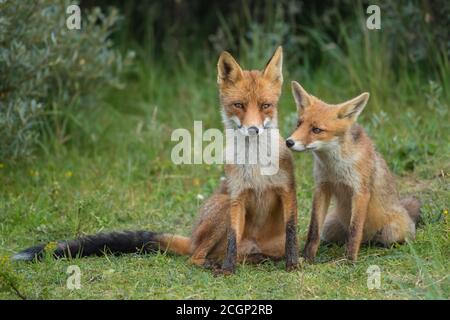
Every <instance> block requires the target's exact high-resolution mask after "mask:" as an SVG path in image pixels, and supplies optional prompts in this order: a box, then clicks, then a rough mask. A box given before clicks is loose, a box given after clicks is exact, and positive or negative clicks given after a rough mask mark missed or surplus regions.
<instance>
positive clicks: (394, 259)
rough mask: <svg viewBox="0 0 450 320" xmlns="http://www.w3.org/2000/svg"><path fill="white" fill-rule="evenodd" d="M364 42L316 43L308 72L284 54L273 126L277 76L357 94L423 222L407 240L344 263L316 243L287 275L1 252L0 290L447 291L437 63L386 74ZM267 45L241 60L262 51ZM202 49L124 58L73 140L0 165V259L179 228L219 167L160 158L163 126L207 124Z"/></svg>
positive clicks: (131, 258) (174, 261)
mask: <svg viewBox="0 0 450 320" xmlns="http://www.w3.org/2000/svg"><path fill="white" fill-rule="evenodd" d="M366 36H367V35H366ZM365 41H367V40H365ZM370 43H372V44H375V45H374V47H373V48H372V49H371V50H375V52H371V53H370V56H369V57H368V58H364V57H366V56H367V52H366V53H365V52H364V50H365V49H364V48H366V47H367V46H365V45H364V40H363V41H362V42H357V43H350V42H349V43H348V44H347V45H348V47H347V50H348V51H350V52H352V54H351V55H348V54H346V53H345V52H344V51H342V52H330V53H328V56H327V57H328V59H329V60H328V61H327V60H325V61H324V63H323V66H322V67H320V68H315V69H314V70H311V67H310V66H309V65H308V64H305V65H304V66H295V65H292V63H289V61H288V60H287V62H286V65H287V66H289V67H286V70H285V85H284V92H283V96H282V99H281V102H280V112H279V114H280V115H279V117H280V127H281V130H282V132H283V134H284V135H286V134H287V133H289V131H290V130H291V129H292V127H293V123H294V121H295V113H294V110H295V106H294V102H293V99H292V97H291V94H290V83H289V82H290V80H294V79H295V80H298V81H300V83H302V84H303V85H304V86H305V88H306V89H307V90H308V91H310V92H311V93H312V94H314V95H317V96H319V97H321V98H323V99H324V100H325V101H329V102H341V101H343V100H346V99H349V98H351V97H353V96H356V95H357V94H359V93H360V92H361V91H363V90H364V91H370V92H371V93H372V97H371V100H370V102H369V104H368V107H367V108H366V110H365V111H364V113H363V115H362V116H361V123H362V124H363V125H364V126H365V127H366V129H367V131H368V132H369V134H370V135H371V136H372V137H373V139H374V141H375V143H376V145H377V147H378V150H379V151H380V152H381V153H382V154H383V155H384V156H385V158H386V160H387V161H388V163H389V165H390V167H391V168H392V169H393V170H394V172H395V173H396V174H397V175H398V176H399V180H398V181H399V188H400V191H401V193H402V194H415V195H417V196H419V197H420V199H421V200H422V202H423V212H422V215H423V222H422V223H421V224H420V225H419V228H418V231H417V239H416V240H415V241H414V242H413V243H412V244H407V245H402V246H395V247H392V248H387V249H386V248H379V247H367V246H366V247H363V248H362V249H361V252H360V254H359V261H358V262H357V263H356V264H354V265H350V264H348V263H345V262H343V260H342V257H343V248H342V247H339V246H329V247H321V248H320V249H319V253H318V259H317V262H316V263H315V264H314V265H308V264H302V266H301V268H300V269H299V270H298V271H295V272H291V273H287V272H285V271H284V264H283V263H281V262H280V263H266V264H263V265H259V266H252V265H241V266H239V267H238V269H237V273H236V275H234V276H231V277H225V278H224V277H214V276H213V275H212V274H211V272H209V271H207V270H203V269H201V268H198V267H194V266H191V265H189V264H188V263H187V258H186V257H178V256H173V255H170V254H166V253H159V254H153V255H151V254H149V255H125V256H120V257H115V256H105V257H89V258H82V259H78V260H72V261H70V260H52V259H46V260H45V261H44V262H42V263H35V264H27V263H10V262H8V261H7V259H3V260H1V265H0V266H1V267H2V269H0V279H2V281H3V282H1V283H0V299H15V298H18V295H17V291H18V292H20V293H21V294H22V295H23V296H26V297H27V298H29V299H94V298H99V299H170V298H174V299H178V298H188V299H238V298H239V299H319V298H320V299H355V298H362V299H407V298H418V299H436V298H442V299H449V298H450V279H449V277H448V276H449V271H450V270H449V265H450V264H449V258H450V239H449V231H450V217H449V216H448V214H445V212H448V209H449V206H450V204H449V201H450V185H449V178H450V163H449V159H450V142H449V139H448V137H449V136H450V130H449V128H450V127H449V121H448V115H449V112H448V110H449V106H448V103H447V101H449V88H448V84H449V83H450V82H449V81H448V75H449V72H448V61H447V62H446V61H443V63H442V66H441V68H442V69H443V72H441V75H442V77H445V78H444V79H443V78H440V77H438V76H433V74H434V73H433V74H430V75H428V74H426V73H424V72H420V71H411V70H410V71H406V70H402V71H401V72H398V73H397V74H393V73H389V72H386V68H387V66H388V65H389V64H388V61H384V60H383V59H382V58H379V57H382V51H383V45H382V44H380V42H377V41H375V42H373V41H372V40H371V42H370ZM267 50H269V49H267ZM270 50H271V49H270ZM332 50H340V49H332ZM270 54H271V52H266V53H264V54H263V53H260V54H255V56H260V57H262V58H261V59H266V58H268V56H269V55H270ZM339 57H340V58H339ZM216 58H217V57H216V56H215V55H214V56H212V55H207V58H206V59H204V60H203V61H204V62H202V63H199V62H195V63H192V64H191V62H187V61H189V59H187V57H185V56H183V55H181V56H180V57H179V59H177V60H176V61H175V62H173V61H172V63H171V64H169V63H155V62H154V61H147V62H146V63H143V62H139V61H138V62H137V64H136V66H135V70H134V71H133V72H132V73H131V74H130V75H129V76H128V77H127V79H126V83H127V87H126V90H123V91H112V92H108V94H107V96H106V98H105V100H104V104H103V105H102V106H100V107H99V108H96V110H97V111H96V112H95V113H91V111H89V112H90V113H87V112H85V113H80V114H74V115H73V116H74V118H75V119H78V120H77V121H76V123H78V126H79V127H78V129H77V130H80V131H83V132H84V133H83V134H80V136H81V137H84V138H83V139H79V138H77V137H78V135H74V136H73V137H69V139H72V140H71V143H69V144H68V145H63V146H61V145H59V144H57V143H56V142H54V141H52V140H50V141H49V143H47V144H45V145H44V146H45V147H44V148H43V152H42V153H41V154H40V155H39V156H38V157H37V158H35V159H34V160H30V161H24V162H19V163H4V164H2V166H1V168H0V184H1V186H2V187H1V188H0V255H2V256H10V255H11V254H13V253H15V252H17V251H18V250H20V249H22V248H24V247H27V246H30V245H32V244H34V243H36V242H42V241H54V240H58V239H67V238H72V237H75V236H77V235H80V234H90V233H95V232H99V231H105V230H121V229H148V230H154V231H168V232H172V233H178V234H183V235H188V234H189V232H190V229H191V225H192V223H193V222H194V220H195V219H196V216H197V211H198V208H199V206H200V202H199V200H198V199H197V196H198V195H199V194H201V195H204V196H208V195H210V194H211V193H212V192H213V190H214V188H215V187H216V186H217V185H218V182H219V179H220V177H221V175H222V169H223V168H222V166H208V165H184V166H176V165H174V164H173V163H172V162H171V160H170V151H171V148H172V147H173V146H174V145H175V143H174V142H171V141H170V134H171V132H172V130H174V129H175V128H180V127H183V128H188V129H189V130H192V129H193V121H194V120H202V121H203V127H204V128H205V129H206V128H212V127H217V128H221V124H220V115H219V105H218V98H217V88H216V84H215V79H216V75H215V62H216V61H215V59H216ZM335 59H336V61H337V62H336V63H334V61H335ZM378 59H379V60H378ZM198 60H200V59H197V60H196V61H198ZM244 60H245V59H244ZM369 60H370V61H376V64H374V65H372V64H371V62H370V61H369ZM262 65H263V62H262V61H259V62H258V63H256V62H253V63H252V64H251V65H245V64H244V66H245V67H260V66H262ZM368 67H370V69H369V70H367V68H368ZM445 71H447V72H445ZM52 143H53V145H52ZM295 159H296V176H297V183H298V189H297V193H298V204H299V230H298V235H299V238H300V246H303V245H304V240H305V235H306V230H307V226H308V222H309V212H310V209H311V197H312V188H313V179H312V161H311V155H309V154H295ZM445 210H447V211H445ZM69 265H77V266H79V267H80V269H81V272H82V276H81V289H80V290H69V289H67V288H66V280H67V278H68V274H66V270H67V267H68V266H69ZM371 265H377V266H379V267H380V268H381V288H380V289H374V290H369V289H368V288H367V274H366V271H367V268H368V267H369V266H371ZM13 287H14V288H15V289H13ZM15 290H16V291H15Z"/></svg>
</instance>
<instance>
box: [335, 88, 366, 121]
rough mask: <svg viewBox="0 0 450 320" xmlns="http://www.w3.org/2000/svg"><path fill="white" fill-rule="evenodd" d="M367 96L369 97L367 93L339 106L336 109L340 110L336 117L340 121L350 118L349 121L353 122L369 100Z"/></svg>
mask: <svg viewBox="0 0 450 320" xmlns="http://www.w3.org/2000/svg"><path fill="white" fill-rule="evenodd" d="M369 96H370V95H369V93H368V92H364V93H362V94H360V95H359V96H357V97H356V98H353V99H351V100H349V101H346V102H344V103H341V104H339V105H338V107H339V108H340V110H339V113H338V117H339V118H340V119H343V118H350V119H351V120H353V121H355V120H356V119H357V118H358V116H359V115H360V113H361V112H362V111H363V109H364V107H365V106H366V104H367V101H368V100H369Z"/></svg>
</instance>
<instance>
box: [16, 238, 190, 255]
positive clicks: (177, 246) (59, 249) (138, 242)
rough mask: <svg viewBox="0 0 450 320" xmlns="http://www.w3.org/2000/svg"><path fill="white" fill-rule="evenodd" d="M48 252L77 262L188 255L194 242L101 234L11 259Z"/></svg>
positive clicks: (41, 246)
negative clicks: (124, 256)
mask: <svg viewBox="0 0 450 320" xmlns="http://www.w3.org/2000/svg"><path fill="white" fill-rule="evenodd" d="M49 250H52V251H53V256H54V257H55V258H61V257H67V258H76V257H85V256H91V255H103V254H104V253H112V254H120V253H133V252H136V253H140V252H144V253H145V252H155V251H158V250H161V251H166V250H167V251H170V252H173V253H177V254H180V255H188V254H190V252H191V240H190V238H188V237H182V236H176V235H171V234H166V233H156V232H150V231H122V232H110V233H98V234H95V235H90V236H84V237H80V238H78V239H74V240H69V241H61V242H58V243H57V244H56V247H53V248H52V245H51V244H39V245H37V246H34V247H30V248H28V249H25V250H23V251H21V252H19V253H17V254H15V255H14V256H13V257H12V259H13V260H22V261H33V260H40V259H42V257H43V256H44V253H45V252H46V251H49ZM50 252H51V251H50Z"/></svg>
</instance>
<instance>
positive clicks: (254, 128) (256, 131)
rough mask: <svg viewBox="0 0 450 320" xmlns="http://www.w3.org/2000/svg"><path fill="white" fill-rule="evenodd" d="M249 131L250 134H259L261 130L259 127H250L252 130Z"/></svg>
mask: <svg viewBox="0 0 450 320" xmlns="http://www.w3.org/2000/svg"><path fill="white" fill-rule="evenodd" d="M248 131H249V132H252V131H253V132H254V133H255V134H258V133H259V129H258V127H250V128H248Z"/></svg>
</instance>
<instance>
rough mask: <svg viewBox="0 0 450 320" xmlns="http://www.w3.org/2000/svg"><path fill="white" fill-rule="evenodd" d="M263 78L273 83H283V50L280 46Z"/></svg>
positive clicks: (268, 64) (265, 69) (267, 66)
mask: <svg viewBox="0 0 450 320" xmlns="http://www.w3.org/2000/svg"><path fill="white" fill-rule="evenodd" d="M263 76H264V77H265V78H266V79H269V80H270V81H273V82H279V83H280V84H282V83H283V48H282V47H281V46H279V47H278V48H277V50H275V53H274V54H273V56H272V58H270V60H269V62H267V65H266V67H265V68H264V71H263Z"/></svg>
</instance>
